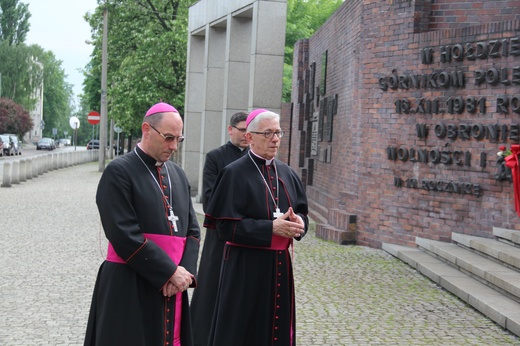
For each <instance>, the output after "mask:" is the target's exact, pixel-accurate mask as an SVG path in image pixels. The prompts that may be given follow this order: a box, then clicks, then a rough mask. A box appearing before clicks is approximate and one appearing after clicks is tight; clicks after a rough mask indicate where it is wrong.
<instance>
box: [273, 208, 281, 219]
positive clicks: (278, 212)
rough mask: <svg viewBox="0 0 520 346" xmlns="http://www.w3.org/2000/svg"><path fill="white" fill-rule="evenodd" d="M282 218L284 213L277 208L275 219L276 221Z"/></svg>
mask: <svg viewBox="0 0 520 346" xmlns="http://www.w3.org/2000/svg"><path fill="white" fill-rule="evenodd" d="M280 216H283V213H282V212H280V208H276V211H275V212H274V213H273V217H274V218H275V219H277V218H279V217H280Z"/></svg>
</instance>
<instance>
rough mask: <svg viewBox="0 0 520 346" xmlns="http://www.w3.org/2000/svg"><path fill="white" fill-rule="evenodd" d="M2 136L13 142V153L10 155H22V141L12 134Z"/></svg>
mask: <svg viewBox="0 0 520 346" xmlns="http://www.w3.org/2000/svg"><path fill="white" fill-rule="evenodd" d="M4 135H6V136H9V137H10V139H11V142H13V153H12V154H11V155H22V141H21V140H20V138H18V136H17V135H15V134H12V133H4Z"/></svg>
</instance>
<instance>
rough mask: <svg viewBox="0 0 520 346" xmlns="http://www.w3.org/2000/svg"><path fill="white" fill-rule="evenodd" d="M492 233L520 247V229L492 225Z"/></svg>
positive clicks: (499, 238)
mask: <svg viewBox="0 0 520 346" xmlns="http://www.w3.org/2000/svg"><path fill="white" fill-rule="evenodd" d="M493 235H494V236H495V237H496V238H497V239H498V240H501V241H504V242H507V243H508V244H511V245H513V246H517V247H520V231H515V230H511V229H505V228H499V227H493Z"/></svg>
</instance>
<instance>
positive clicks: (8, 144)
mask: <svg viewBox="0 0 520 346" xmlns="http://www.w3.org/2000/svg"><path fill="white" fill-rule="evenodd" d="M0 138H1V139H2V143H3V154H4V155H6V156H12V155H14V154H15V148H14V142H13V140H12V139H11V136H9V135H6V134H3V135H0Z"/></svg>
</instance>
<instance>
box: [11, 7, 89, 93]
mask: <svg viewBox="0 0 520 346" xmlns="http://www.w3.org/2000/svg"><path fill="white" fill-rule="evenodd" d="M20 2H22V3H26V4H28V5H29V12H30V13H31V18H30V19H29V22H30V24H31V27H30V29H29V33H28V35H27V40H26V44H28V45H30V44H37V45H39V46H41V47H43V48H44V49H45V50H48V51H52V52H53V53H54V56H56V59H58V60H61V61H62V65H61V66H62V68H63V69H64V70H65V74H66V75H67V76H68V77H67V80H66V81H67V83H70V84H72V85H73V87H72V90H73V92H74V95H75V96H77V95H78V94H80V93H82V92H83V91H82V89H83V86H82V83H83V74H82V73H81V72H79V70H80V69H83V68H84V67H85V65H86V64H87V63H88V61H89V60H90V54H91V53H92V46H91V45H88V44H86V43H85V41H86V40H90V26H89V25H88V24H87V22H86V21H85V20H84V19H83V16H84V14H85V13H87V12H93V11H94V10H95V8H96V6H97V1H96V0H20Z"/></svg>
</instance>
